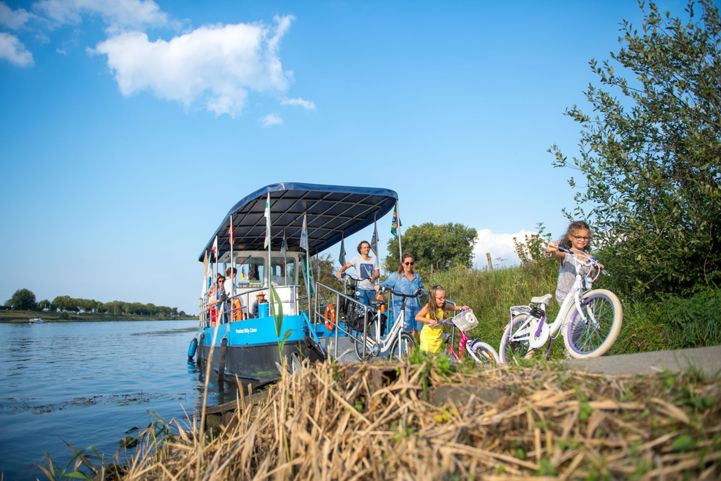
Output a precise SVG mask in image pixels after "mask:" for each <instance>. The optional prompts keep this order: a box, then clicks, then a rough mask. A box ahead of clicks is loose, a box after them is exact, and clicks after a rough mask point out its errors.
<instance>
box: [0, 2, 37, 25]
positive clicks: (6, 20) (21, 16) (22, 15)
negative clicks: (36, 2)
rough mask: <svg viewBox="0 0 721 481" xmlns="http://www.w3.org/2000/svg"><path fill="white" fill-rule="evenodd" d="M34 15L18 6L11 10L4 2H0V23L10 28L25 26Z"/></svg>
mask: <svg viewBox="0 0 721 481" xmlns="http://www.w3.org/2000/svg"><path fill="white" fill-rule="evenodd" d="M34 17H35V15H33V14H32V13H30V12H28V11H27V10H23V9H22V8H18V9H17V10H13V9H12V8H10V7H8V6H7V4H6V3H5V2H0V25H2V26H3V27H6V28H9V29H10V30H19V29H21V28H23V27H24V26H25V24H26V23H28V22H29V21H30V20H31V19H33V18H34Z"/></svg>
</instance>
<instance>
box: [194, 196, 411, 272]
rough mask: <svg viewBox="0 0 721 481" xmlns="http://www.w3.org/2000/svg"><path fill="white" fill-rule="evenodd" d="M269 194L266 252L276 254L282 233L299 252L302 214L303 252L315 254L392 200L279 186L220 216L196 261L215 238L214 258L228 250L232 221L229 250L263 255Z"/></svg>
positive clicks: (369, 221) (370, 218)
mask: <svg viewBox="0 0 721 481" xmlns="http://www.w3.org/2000/svg"><path fill="white" fill-rule="evenodd" d="M268 193H270V218H271V250H274V251H279V250H280V248H281V244H282V242H283V233H284V232H285V237H286V242H287V245H288V250H289V251H300V250H301V248H300V235H301V231H302V228H303V214H307V216H306V219H307V224H308V253H309V254H310V255H314V254H317V253H319V252H321V251H323V250H325V249H327V248H328V247H330V246H332V245H334V244H336V243H338V242H340V240H341V239H342V238H344V237H348V236H350V235H352V234H354V233H356V232H358V231H359V230H361V229H363V228H365V227H367V226H369V225H371V224H372V223H373V221H374V220H376V219H380V218H381V217H383V216H384V215H385V214H387V213H388V212H389V211H390V210H391V209H392V208H393V206H394V205H395V203H396V202H397V201H398V194H397V193H396V192H395V191H392V190H389V189H381V188H374V187H350V186H342V185H320V184H303V183H297V182H283V183H279V184H271V185H267V186H265V187H263V188H261V189H258V190H256V191H255V192H253V193H252V194H249V195H247V196H246V197H244V198H243V199H241V200H240V202H238V203H237V204H235V205H234V206H233V208H232V209H230V211H229V212H228V213H227V214H226V215H225V217H224V218H223V221H222V222H221V224H220V226H219V227H218V229H217V230H216V231H215V233H214V234H213V235H212V236H211V237H210V240H209V241H208V243H207V244H206V246H205V248H204V249H203V252H201V253H200V258H199V260H200V261H201V262H202V261H203V258H204V256H205V253H206V252H208V255H210V249H211V247H212V246H213V242H214V240H215V236H218V257H221V256H222V255H223V254H225V253H226V252H228V251H230V242H229V240H230V236H229V232H230V231H229V227H230V224H229V223H230V219H231V215H232V219H233V240H234V244H233V250H234V251H248V250H263V244H264V241H265V228H266V220H265V216H264V213H265V201H266V197H267V194H268Z"/></svg>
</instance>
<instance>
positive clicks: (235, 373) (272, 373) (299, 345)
mask: <svg viewBox="0 0 721 481" xmlns="http://www.w3.org/2000/svg"><path fill="white" fill-rule="evenodd" d="M217 329H218V332H217V334H215V346H214V347H213V349H212V354H211V344H212V342H213V336H214V330H215V328H214V327H206V328H204V329H203V330H202V333H201V335H200V339H199V343H198V344H199V345H198V349H197V351H198V352H197V356H198V358H197V362H198V364H200V365H202V366H205V365H206V363H207V362H208V359H210V363H211V368H212V372H213V375H215V376H218V378H221V377H222V378H223V379H224V380H226V381H231V382H233V381H235V379H236V378H238V380H239V381H240V382H242V383H244V384H247V383H250V384H252V385H253V387H257V386H260V385H263V384H267V383H269V382H273V381H275V380H277V379H279V377H280V373H279V371H278V366H279V365H281V364H282V363H281V361H282V360H285V361H286V362H287V366H292V365H293V363H297V362H299V361H300V360H302V359H310V360H311V361H317V360H323V359H324V358H325V353H324V350H323V348H322V347H320V343H319V342H318V337H317V335H316V336H314V335H313V334H314V333H311V332H310V331H311V329H312V327H311V326H310V324H309V323H308V322H307V320H306V318H305V316H303V315H297V316H286V317H285V318H284V319H283V325H282V326H281V336H280V338H279V337H278V336H277V335H276V330H275V322H274V318H273V317H271V316H268V317H263V318H258V319H248V320H243V321H235V322H231V323H229V324H221V325H219V326H218V328H217ZM284 339H285V340H284ZM283 340H284V341H283Z"/></svg>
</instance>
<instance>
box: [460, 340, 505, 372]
mask: <svg viewBox="0 0 721 481" xmlns="http://www.w3.org/2000/svg"><path fill="white" fill-rule="evenodd" d="M466 347H467V349H468V354H470V356H471V358H472V359H473V360H474V361H476V363H477V364H483V365H486V366H493V365H495V364H496V363H497V362H498V353H497V352H496V350H495V349H493V346H491V345H490V344H488V343H485V342H482V341H479V340H478V339H473V340H471V341H469V342H468V344H467V345H466Z"/></svg>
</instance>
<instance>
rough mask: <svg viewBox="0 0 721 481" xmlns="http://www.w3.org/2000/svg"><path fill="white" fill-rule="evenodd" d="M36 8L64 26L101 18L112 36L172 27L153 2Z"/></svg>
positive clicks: (51, 0) (58, 0)
mask: <svg viewBox="0 0 721 481" xmlns="http://www.w3.org/2000/svg"><path fill="white" fill-rule="evenodd" d="M33 8H35V9H36V11H38V12H42V13H43V14H44V15H46V16H47V17H48V18H49V19H50V20H52V21H54V22H55V23H57V24H60V25H65V24H78V23H80V22H81V21H82V16H83V15H98V16H99V17H100V18H102V19H103V21H104V22H105V23H106V24H107V25H108V31H110V32H118V31H121V30H127V29H142V28H143V27H145V26H162V25H166V24H167V23H168V16H167V15H166V14H165V12H163V11H162V10H160V7H158V5H157V4H156V3H155V2H154V1H153V0H113V1H107V0H41V1H39V2H36V3H35V4H34V5H33Z"/></svg>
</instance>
